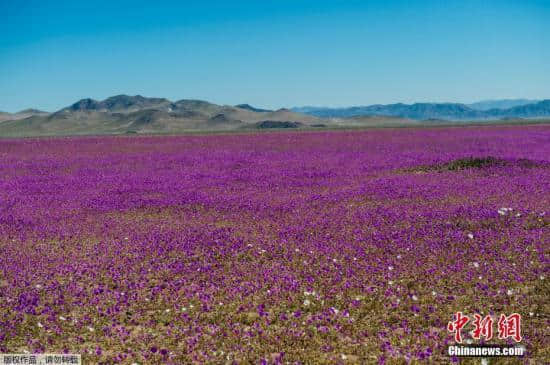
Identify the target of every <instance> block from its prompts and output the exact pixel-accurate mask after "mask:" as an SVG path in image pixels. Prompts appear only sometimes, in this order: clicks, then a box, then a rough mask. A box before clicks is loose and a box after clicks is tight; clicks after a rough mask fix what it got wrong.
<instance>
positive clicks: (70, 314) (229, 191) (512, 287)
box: [0, 125, 550, 364]
mask: <svg viewBox="0 0 550 365" xmlns="http://www.w3.org/2000/svg"><path fill="white" fill-rule="evenodd" d="M503 208H504V209H503ZM508 208H511V209H508ZM549 210H550V126H548V125H539V126H506V127H504V126H503V127H500V126H499V127H496V126H493V127H464V128H432V129H427V128H426V129H383V130H368V131H328V132H298V133H296V132H288V133H286V132H285V133H262V134H240V135H239V134H227V135H203V136H199V135H194V136H193V135H192V136H140V137H78V138H44V139H4V140H1V141H0V302H1V303H2V304H1V306H0V352H23V351H30V352H50V353H52V352H70V353H81V354H83V361H84V363H104V364H111V363H124V364H131V363H138V364H160V363H166V364H183V363H229V364H232V363H254V364H260V363H270V364H274V363H286V362H288V363H292V364H293V363H301V364H311V363H377V362H378V363H388V364H393V363H397V364H401V363H410V362H413V363H415V362H431V363H448V362H450V361H458V359H456V358H450V357H448V356H447V354H446V348H447V346H448V345H449V344H452V343H454V339H453V335H452V334H451V333H449V332H448V331H447V323H448V322H449V321H451V320H452V319H453V314H454V313H455V312H457V311H462V312H463V313H465V314H470V315H473V314H475V313H479V314H482V315H487V314H492V315H494V316H495V318H497V316H498V315H500V314H501V313H505V314H511V313H513V312H517V313H520V314H521V315H522V317H523V320H522V327H521V330H522V336H523V340H522V342H521V343H522V344H523V345H524V346H525V347H526V348H527V351H528V355H527V356H526V357H524V358H522V359H519V360H518V359H516V360H512V359H507V360H499V361H500V362H502V363H515V362H520V363H524V362H525V363H544V362H545V361H548V360H549V359H550V336H548V328H549V326H550V320H549V316H548V314H549V302H550V300H549V292H550V286H549V284H548V275H549V272H548V271H549V265H548V264H549V253H550V229H549V222H550V220H549ZM470 329H471V328H470ZM468 332H469V331H468V330H464V331H463V336H464V337H465V338H468V337H469V336H470V335H469V334H468ZM495 337H496V336H495ZM491 343H511V344H512V343H514V342H513V340H511V339H508V340H499V339H496V338H495V339H493V340H491ZM492 361H493V360H491V362H492ZM514 361H515V362H514ZM463 362H464V363H474V362H475V363H479V359H477V360H474V359H469V360H465V361H463Z"/></svg>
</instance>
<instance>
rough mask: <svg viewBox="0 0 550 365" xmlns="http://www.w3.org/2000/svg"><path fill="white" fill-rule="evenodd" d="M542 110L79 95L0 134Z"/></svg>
mask: <svg viewBox="0 0 550 365" xmlns="http://www.w3.org/2000/svg"><path fill="white" fill-rule="evenodd" d="M545 116H550V100H543V101H540V102H537V103H532V104H524V105H519V106H515V107H512V108H508V109H489V110H475V109H473V108H471V107H469V106H467V105H464V104H452V103H442V104H435V103H417V104H412V105H407V104H390V105H371V106H365V107H350V108H316V107H302V108H294V109H285V108H283V109H278V110H267V109H259V108H255V107H253V106H251V105H249V104H240V105H237V106H231V105H218V104H214V103H210V102H208V101H204V100H193V99H182V100H178V101H170V100H168V99H165V98H148V97H144V96H141V95H135V96H129V95H116V96H112V97H109V98H107V99H105V100H94V99H89V98H86V99H81V100H79V101H77V102H75V103H73V104H71V105H69V106H67V107H65V108H62V109H60V110H58V111H56V112H54V113H46V112H43V111H40V110H36V109H25V110H22V111H20V112H18V113H0V137H22V136H65V135H90V134H95V135H102V134H158V133H165V134H172V133H187V132H215V131H252V130H274V129H281V130H282V129H293V130H294V129H320V128H364V127H375V128H378V127H407V126H434V125H449V124H455V125H456V124H458V125H464V124H466V123H470V121H476V120H478V121H482V122H483V123H525V122H526V121H525V120H524V119H522V118H525V119H532V118H543V117H545ZM540 122H547V121H545V120H544V119H541V120H540Z"/></svg>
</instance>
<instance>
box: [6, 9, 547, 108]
mask: <svg viewBox="0 0 550 365" xmlns="http://www.w3.org/2000/svg"><path fill="white" fill-rule="evenodd" d="M0 14H2V22H0V110H3V111H10V112H13V111H17V110H20V109H23V108H27V107H38V108H41V109H45V110H48V111H53V110H56V109H59V108H61V107H63V106H66V105H69V104H71V103H73V102H74V101H76V100H78V99H81V98H84V97H92V98H95V99H103V98H105V97H108V96H111V95H116V94H121V93H125V94H131V95H134V94H141V95H144V96H158V97H167V98H169V99H172V100H179V99H183V98H196V99H204V100H209V101H212V102H216V103H221V104H238V103H250V104H253V105H256V106H259V107H269V108H278V107H283V106H286V107H289V106H298V105H325V106H346V105H366V104H374V103H393V102H407V103H410V102H415V101H436V102H442V101H454V102H472V101H477V100H481V99H493V98H516V97H518V98H550V46H549V45H550V21H549V19H550V1H549V0H542V1H536V0H515V1H512V0H509V1H507V0H500V1H496V0H495V1H482V0H479V1H469V0H461V1H454V0H449V1H429V0H428V1H414V0H411V1H397V0H396V1H391V0H389V1H367V0H362V1H336V0H334V1H322V0H317V1H305V0H289V1H287V0H261V1H260V0H258V1H237V0H234V1H204V0H203V1H173V2H171V1H161V0H157V1H143V2H140V1H137V0H134V1H125V0H116V1H115V0H110V1H101V0H96V1H53V0H52V1H32V0H27V1H9V0H0Z"/></svg>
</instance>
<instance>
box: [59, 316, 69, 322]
mask: <svg viewBox="0 0 550 365" xmlns="http://www.w3.org/2000/svg"><path fill="white" fill-rule="evenodd" d="M59 319H60V320H62V321H66V320H67V318H65V317H63V316H59Z"/></svg>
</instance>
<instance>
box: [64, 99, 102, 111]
mask: <svg viewBox="0 0 550 365" xmlns="http://www.w3.org/2000/svg"><path fill="white" fill-rule="evenodd" d="M100 108H101V103H100V102H99V101H97V100H94V99H90V98H86V99H80V100H79V101H77V102H76V103H74V104H73V105H71V106H70V107H68V108H67V109H70V110H74V111H82V110H98V109H100Z"/></svg>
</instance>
